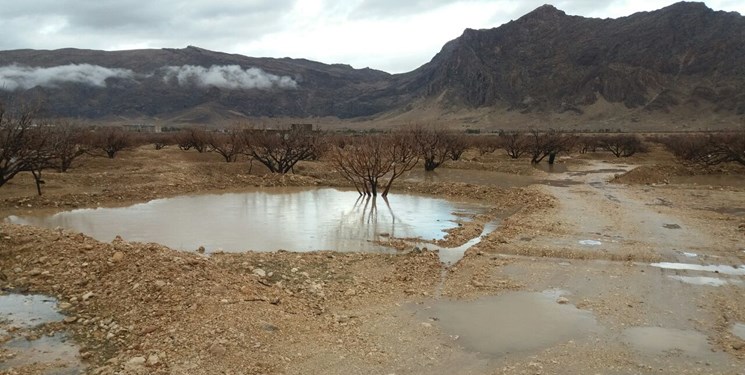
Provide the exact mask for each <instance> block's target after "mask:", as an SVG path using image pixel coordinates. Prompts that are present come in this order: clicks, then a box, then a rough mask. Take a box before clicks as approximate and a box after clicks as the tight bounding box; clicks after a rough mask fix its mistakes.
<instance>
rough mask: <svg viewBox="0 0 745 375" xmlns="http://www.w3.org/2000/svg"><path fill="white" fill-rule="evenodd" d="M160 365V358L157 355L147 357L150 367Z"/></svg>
mask: <svg viewBox="0 0 745 375" xmlns="http://www.w3.org/2000/svg"><path fill="white" fill-rule="evenodd" d="M158 364H160V358H158V355H157V354H150V355H149V356H148V357H147V365H148V366H157V365H158Z"/></svg>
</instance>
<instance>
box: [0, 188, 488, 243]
mask: <svg viewBox="0 0 745 375" xmlns="http://www.w3.org/2000/svg"><path fill="white" fill-rule="evenodd" d="M388 203H389V204H386V201H385V200H383V199H382V198H377V199H368V198H367V197H360V196H359V195H358V194H357V192H354V191H340V190H336V189H330V188H323V189H303V188H273V189H262V190H258V191H253V192H248V193H233V194H219V195H217V194H212V195H198V196H182V197H175V198H168V199H158V200H154V201H150V202H147V203H143V204H137V205H133V206H130V207H123V208H98V209H82V210H74V211H67V212H61V213H58V214H55V215H52V216H46V217H16V216H11V217H9V218H8V219H6V220H7V221H10V222H12V223H17V224H30V225H37V226H43V227H47V228H55V227H58V226H59V227H63V228H66V229H72V230H75V231H78V232H83V233H85V234H87V235H89V236H92V237H94V238H96V239H97V240H100V241H105V242H108V241H111V240H113V239H114V238H115V236H117V235H120V236H121V237H122V238H124V239H125V240H127V241H139V242H157V243H160V244H163V245H166V246H169V247H171V248H176V249H181V250H196V249H197V248H198V247H199V246H204V247H205V249H206V250H207V251H208V252H209V251H215V250H216V249H224V250H225V251H243V250H249V249H250V250H255V251H273V250H278V249H284V250H289V251H313V250H336V251H367V252H394V250H393V249H391V248H388V247H385V246H382V245H379V244H374V243H372V242H371V241H374V240H383V241H384V240H385V239H387V238H391V237H398V238H424V239H428V240H429V239H441V238H443V237H444V235H445V232H443V230H445V229H448V228H452V227H454V226H455V225H456V224H455V222H456V221H458V220H462V216H463V215H466V216H468V215H472V214H477V213H481V212H483V211H484V207H483V206H480V205H477V204H473V203H455V202H451V201H448V200H445V199H436V198H430V197H424V196H417V195H406V194H395V195H393V196H391V197H389V198H388Z"/></svg>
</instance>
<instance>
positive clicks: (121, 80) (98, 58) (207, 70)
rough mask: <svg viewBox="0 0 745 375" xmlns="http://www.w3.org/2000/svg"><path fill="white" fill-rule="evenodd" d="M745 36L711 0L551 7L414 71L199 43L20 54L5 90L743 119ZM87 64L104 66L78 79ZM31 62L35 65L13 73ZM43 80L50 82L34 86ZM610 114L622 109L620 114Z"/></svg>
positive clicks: (190, 113)
mask: <svg viewBox="0 0 745 375" xmlns="http://www.w3.org/2000/svg"><path fill="white" fill-rule="evenodd" d="M743 40H745V17H743V16H741V15H739V14H738V13H727V12H720V11H713V10H711V9H709V8H708V7H706V5H704V4H703V3H688V2H681V3H677V4H674V5H671V6H669V7H666V8H663V9H660V10H657V11H653V12H641V13H635V14H633V15H630V16H628V17H622V18H618V19H595V18H585V17H579V16H570V15H567V14H566V13H564V12H563V11H561V10H558V9H556V8H555V7H553V6H550V5H544V6H541V7H539V8H537V9H536V10H534V11H532V12H530V13H528V14H526V15H525V16H523V17H521V18H519V19H517V20H514V21H511V22H509V23H506V24H504V25H502V26H500V27H497V28H493V29H486V30H472V29H467V30H465V31H464V33H463V34H462V35H461V36H460V37H458V38H456V39H454V40H452V41H450V42H448V43H446V44H445V45H444V47H443V48H442V50H441V51H440V52H439V53H438V54H437V55H436V56H434V58H433V59H432V60H431V61H430V62H428V63H426V64H424V65H423V66H421V67H420V68H418V69H416V70H414V71H412V72H408V73H404V74H396V75H392V74H388V73H385V72H382V71H376V70H373V69H353V68H352V67H350V66H347V65H339V64H336V65H328V64H323V63H319V62H314V61H309V60H304V59H290V58H283V59H274V58H253V57H246V56H241V55H235V54H226V53H220V52H213V51H208V50H204V49H200V48H197V47H187V48H184V49H160V50H134V51H113V52H107V51H92V50H78V49H61V50H54V51H39V50H15V51H0V83H3V85H2V86H3V87H4V93H3V95H4V96H7V97H24V98H27V99H29V98H37V99H40V100H42V101H43V103H44V104H45V108H46V110H47V111H48V113H49V115H51V116H62V117H84V118H91V119H112V118H120V119H134V118H152V119H159V120H161V121H166V122H173V123H206V122H214V121H216V119H217V120H226V121H228V120H235V119H239V118H251V117H261V116H266V117H292V118H308V117H337V118H341V119H356V120H359V119H378V118H390V119H393V120H392V121H396V119H403V118H405V114H406V113H420V112H422V111H423V110H422V108H424V107H425V106H426V107H427V108H428V111H429V112H431V113H433V115H432V116H431V118H435V119H436V118H441V117H447V116H445V115H443V114H447V113H456V112H457V113H460V114H465V116H466V117H468V116H470V115H469V114H470V113H489V115H488V116H484V117H483V118H486V119H488V121H494V120H495V119H499V118H500V116H511V117H512V118H518V119H519V118H520V116H543V117H547V118H551V117H552V116H554V117H556V116H559V117H562V116H563V118H565V119H568V121H583V119H586V118H592V119H595V120H597V119H610V118H612V116H617V115H618V114H619V113H621V114H622V115H623V116H626V115H624V114H625V113H628V114H629V115H628V116H626V118H630V117H635V116H637V115H636V114H640V113H641V114H654V115H657V116H662V117H664V116H666V115H670V114H675V113H683V112H685V113H692V114H694V115H698V116H704V117H706V116H711V115H714V116H720V117H722V116H724V117H727V118H731V119H734V120H733V121H734V122H735V123H736V122H737V121H740V119H743V118H745V43H743ZM80 64H86V65H83V66H84V67H85V69H89V68H90V66H92V68H90V69H94V70H92V71H85V72H83V73H81V72H80V71H79V70H80V69H83V68H80V66H81V65H80ZM71 66H72V67H73V68H70V67H71ZM29 67H33V68H34V69H37V70H32V71H30V72H29V71H25V73H23V72H22V73H19V72H17V70H18V69H20V68H25V69H26V70H28V69H30V68H29ZM60 67H65V69H67V70H65V72H64V73H65V74H67V75H65V76H64V77H68V76H69V77H79V76H80V74H84V75H85V74H89V75H91V76H93V77H98V78H97V79H99V80H98V81H86V80H75V79H69V80H60V79H58V78H57V79H55V78H54V77H60V76H61V75H60V74H61V73H59V72H58V71H57V70H55V69H61V68H60ZM38 69H46V70H38ZM70 69H72V70H74V71H72V72H71V71H69V70H70ZM13 74H15V75H13ZM22 74H26V75H25V76H22V78H23V79H24V80H25V81H19V80H20V78H18V77H19V76H21V75H22ZM34 74H35V75H34ZM44 74H47V75H49V76H50V77H52V78H49V79H50V80H48V81H39V82H41V83H40V84H37V85H35V86H31V84H29V83H28V82H36V81H37V80H39V78H38V77H39V76H43V75H44ZM55 74H56V75H55ZM8 77H10V78H8ZM13 77H15V81H13V80H12V79H13ZM85 77H88V78H90V77H89V76H85ZM101 77H104V78H103V79H101ZM88 78H86V79H88ZM9 79H11V80H10V81H9ZM90 79H93V78H90ZM13 85H16V86H17V87H11V86H13ZM23 85H26V86H23ZM27 86H28V87H27ZM602 106H606V107H607V106H612V107H613V108H614V110H613V111H614V112H613V114H612V115H611V114H610V112H607V111H606V112H603V111H604V109H603V108H605V107H602ZM599 107H600V108H601V109H598V108H599ZM417 111H419V112H417ZM516 116H517V117H516ZM471 117H473V116H471ZM557 118H558V117H557ZM482 120H483V119H482ZM401 121H403V120H401ZM475 121H479V120H475Z"/></svg>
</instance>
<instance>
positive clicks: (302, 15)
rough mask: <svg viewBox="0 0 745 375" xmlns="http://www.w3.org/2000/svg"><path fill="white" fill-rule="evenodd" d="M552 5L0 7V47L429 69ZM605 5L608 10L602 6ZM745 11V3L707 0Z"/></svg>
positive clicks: (409, 1) (613, 11)
mask: <svg viewBox="0 0 745 375" xmlns="http://www.w3.org/2000/svg"><path fill="white" fill-rule="evenodd" d="M546 2H547V0H536V1H533V0H519V1H518V0H510V1H505V0H488V1H487V0H483V1H482V0H470V1H469V0H376V1H371V0H189V1H186V0H25V1H19V0H0V30H4V32H3V36H2V38H0V50H7V49H18V48H35V49H56V48H65V47H76V48H90V49H105V50H121V49H136V48H162V47H168V48H183V47H186V46H187V45H194V46H198V47H202V48H207V49H211V50H216V51H223V52H231V53H239V54H243V55H247V56H255V57H294V58H308V59H311V60H317V61H321V62H324V63H346V64H350V65H352V66H354V67H355V68H364V67H371V68H375V69H380V70H385V71H387V72H391V73H400V72H406V71H410V70H413V69H415V68H417V67H418V66H420V65H422V64H424V63H426V62H428V61H429V60H430V59H431V58H432V57H433V56H434V54H435V53H437V52H438V51H439V50H440V48H441V47H442V45H443V44H445V43H446V42H447V41H449V40H451V39H454V38H456V37H458V36H459V35H460V34H461V33H462V32H463V30H464V29H465V28H473V29H482V28H492V27H497V26H499V25H501V24H503V23H506V22H509V21H510V20H513V19H517V18H519V17H520V16H522V15H523V14H525V13H527V12H529V11H531V10H533V9H535V8H536V7H538V6H540V5H542V4H544V3H546ZM674 2H675V1H660V0H604V1H598V0H557V1H553V2H552V3H551V4H553V5H554V6H556V7H557V8H559V9H561V10H564V11H565V12H566V13H567V14H571V15H581V16H586V17H599V18H607V17H612V18H615V17H622V16H627V15H629V14H632V13H635V12H639V11H649V10H655V9H659V8H662V7H664V6H667V5H670V4H672V3H674ZM598 4H602V5H598ZM707 5H708V6H709V7H710V8H712V9H715V10H725V11H736V12H739V13H740V14H745V0H709V1H707Z"/></svg>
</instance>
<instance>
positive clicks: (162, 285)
mask: <svg viewBox="0 0 745 375" xmlns="http://www.w3.org/2000/svg"><path fill="white" fill-rule="evenodd" d="M166 284H167V283H166V282H165V281H163V280H155V286H156V287H158V288H163V287H164V286H166Z"/></svg>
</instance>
